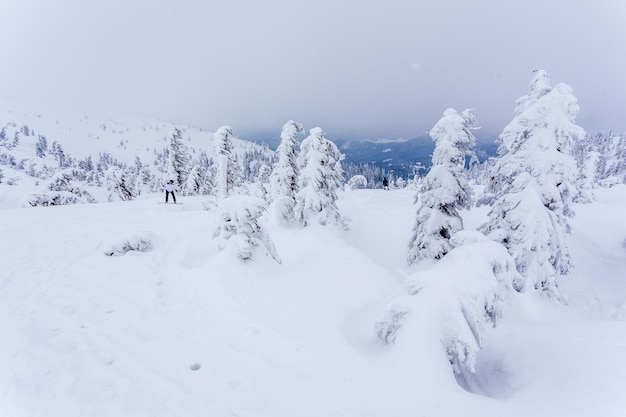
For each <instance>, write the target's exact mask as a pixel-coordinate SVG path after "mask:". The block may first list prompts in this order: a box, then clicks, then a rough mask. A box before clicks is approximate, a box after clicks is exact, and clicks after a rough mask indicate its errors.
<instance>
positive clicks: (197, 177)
mask: <svg viewBox="0 0 626 417" xmlns="http://www.w3.org/2000/svg"><path fill="white" fill-rule="evenodd" d="M202 177H203V175H202V169H201V167H200V165H194V166H193V167H192V168H191V170H190V171H189V175H187V180H186V181H185V184H183V195H198V194H200V190H201V189H202Z"/></svg>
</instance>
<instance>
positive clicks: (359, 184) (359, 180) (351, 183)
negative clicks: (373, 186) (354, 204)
mask: <svg viewBox="0 0 626 417" xmlns="http://www.w3.org/2000/svg"><path fill="white" fill-rule="evenodd" d="M348 187H350V188H351V189H353V190H358V189H361V188H367V178H365V176H363V175H354V176H352V178H350V179H349V180H348Z"/></svg>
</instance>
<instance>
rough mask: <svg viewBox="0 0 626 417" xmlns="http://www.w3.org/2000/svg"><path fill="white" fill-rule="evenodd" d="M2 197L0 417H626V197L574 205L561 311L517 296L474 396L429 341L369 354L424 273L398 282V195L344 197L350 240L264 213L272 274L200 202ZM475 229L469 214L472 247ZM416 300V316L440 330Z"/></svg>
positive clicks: (615, 192) (479, 218) (403, 226)
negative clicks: (221, 239) (224, 241)
mask: <svg viewBox="0 0 626 417" xmlns="http://www.w3.org/2000/svg"><path fill="white" fill-rule="evenodd" d="M9 188H10V187H9V186H7V185H5V184H0V193H4V192H5V191H7V190H8V189H9ZM11 190H12V193H11V194H4V197H3V201H4V204H3V205H2V210H0V236H2V238H1V239H0V252H1V253H2V256H0V332H1V336H0V340H1V343H0V416H6V417H26V416H29V417H30V416H63V417H78V416H80V417H84V416H89V417H99V416H102V417H104V416H107V417H109V416H116V417H124V416H129V417H130V416H132V417H138V416H163V417H166V416H167V417H173V416H181V417H195V416H238V417H326V416H327V417H331V416H332V417H357V416H358V417H381V416H388V417H396V416H397V417H404V416H407V417H408V416H481V417H488V416H498V417H501V416H520V417H521V416H534V417H541V416H568V417H576V416H581V417H582V416H585V417H587V416H602V417H612V416H616V417H617V416H620V417H621V416H624V415H626V395H624V393H625V392H626V391H625V390H626V278H625V273H624V271H626V221H624V220H623V219H624V212H625V210H624V208H625V207H626V186H624V185H616V186H614V187H613V188H610V189H598V190H596V191H597V197H598V200H597V201H596V202H594V203H591V204H587V205H577V206H575V211H576V212H577V216H576V217H575V218H573V219H572V227H573V232H572V234H571V235H570V237H569V239H570V249H571V254H572V258H573V260H574V262H575V264H576V267H575V269H574V271H573V272H572V274H571V275H570V277H569V278H567V280H564V281H562V282H561V283H560V284H561V288H562V292H563V294H564V295H565V296H567V298H568V300H569V303H568V304H567V305H563V304H557V303H555V302H554V301H550V300H548V299H547V298H541V297H540V296H538V295H536V294H535V293H534V292H527V293H524V294H518V293H514V292H512V293H511V297H510V299H508V300H507V301H506V306H505V307H504V308H503V316H502V317H501V318H500V320H499V321H498V325H497V327H496V328H494V329H491V328H490V329H488V330H487V333H486V337H485V338H484V340H483V349H482V350H481V351H480V353H479V354H478V356H477V360H476V372H475V374H474V375H473V378H472V379H471V380H470V381H468V384H469V385H470V386H471V387H472V390H473V391H474V392H468V391H466V390H464V389H463V388H461V386H460V385H459V384H458V383H457V381H456V379H455V377H454V375H453V372H452V368H451V367H450V364H449V363H448V362H447V360H446V357H445V355H443V354H442V350H441V346H440V345H439V344H438V343H436V342H433V340H434V339H436V337H435V335H434V332H437V331H440V329H436V328H435V327H436V326H435V325H431V326H408V327H406V328H404V329H403V330H402V331H404V333H403V334H402V343H396V344H390V345H384V344H383V343H382V342H381V341H380V340H378V339H377V338H376V334H375V330H374V328H375V323H376V322H377V321H379V320H381V319H382V318H384V316H385V315H386V314H387V311H388V308H389V306H390V305H391V304H392V303H393V302H394V300H397V299H398V298H399V297H400V298H402V297H415V296H412V295H410V291H409V289H408V288H407V286H406V282H407V281H410V280H411V278H412V277H414V276H415V275H416V274H419V273H420V272H421V271H424V270H427V269H428V268H431V266H429V265H428V264H423V263H422V264H418V265H414V266H412V267H408V266H406V263H405V262H406V261H405V259H406V253H407V250H408V247H407V244H408V240H409V237H410V234H411V226H412V224H413V222H414V217H415V206H414V205H413V198H414V195H413V191H411V190H409V189H402V190H393V191H384V190H353V191H345V192H340V193H339V200H338V205H339V208H340V210H341V212H342V214H343V215H345V216H346V217H348V218H349V219H350V222H349V223H350V229H349V230H347V231H344V230H340V229H339V228H335V227H330V226H326V227H322V226H319V225H313V226H311V227H308V228H305V229H287V228H283V227H281V226H280V225H279V224H278V223H277V222H275V221H273V220H272V219H273V217H272V216H271V215H270V214H271V213H268V214H267V215H266V216H264V217H263V219H264V221H265V223H264V224H263V226H264V228H265V230H266V231H267V232H268V233H269V235H271V238H272V240H273V241H274V243H275V246H276V250H277V252H278V253H279V255H280V257H281V259H282V264H278V263H276V262H274V260H273V259H271V257H269V256H256V257H255V258H253V259H252V260H250V261H248V262H243V261H241V260H239V259H237V258H235V257H233V256H232V254H230V253H229V252H228V251H219V250H218V248H217V242H216V241H215V240H212V239H211V236H212V234H213V231H214V230H215V227H216V217H215V213H216V210H215V209H212V210H206V208H207V207H210V206H211V204H212V203H211V202H207V199H208V197H183V196H179V197H178V200H179V202H182V203H183V204H177V205H174V204H169V205H167V204H161V202H162V200H163V196H162V195H160V194H159V195H155V194H153V195H146V196H142V197H141V198H140V199H138V200H134V201H127V202H113V203H99V204H84V205H74V206H55V207H36V208H16V207H19V204H17V203H15V204H13V203H12V201H13V200H16V201H17V199H18V198H19V197H20V196H19V195H18V194H17V192H16V189H15V187H13V188H12V189H11ZM11 199H13V200H11ZM9 200H11V201H9ZM486 213H487V208H486V207H482V208H478V209H472V210H470V211H466V212H463V213H462V215H463V219H464V225H465V228H466V229H474V228H476V227H477V226H478V225H480V224H481V223H482V222H484V221H485V219H486ZM139 242H149V245H143V246H142V245H140V244H139ZM126 243H130V244H129V245H127V246H125V244H126ZM125 247H131V248H132V247H141V248H142V249H141V250H127V251H126V250H119V248H122V249H123V248H125ZM111 250H115V251H116V254H117V255H119V256H107V255H106V254H105V252H106V251H111ZM469 262H471V259H470V260H469ZM466 267H467V266H466V265H465V264H464V262H462V261H460V260H459V259H458V258H456V261H454V262H453V261H449V262H447V264H446V268H439V269H437V271H439V272H440V273H445V274H450V275H453V274H454V275H455V276H456V278H455V279H456V280H458V279H462V278H459V277H463V276H464V273H465V271H466ZM436 275H437V274H432V273H431V274H422V276H423V277H425V278H424V279H430V280H436V279H437V278H438V277H437V276H436ZM447 278H450V277H447ZM447 281H448V282H454V280H450V279H447ZM430 287H431V288H432V285H430ZM445 288H446V286H444V285H440V286H439V287H438V289H439V291H445ZM419 295H420V297H421V298H415V300H414V303H418V300H420V299H424V304H422V305H419V306H417V305H416V306H415V308H417V309H418V310H419V311H426V310H427V309H429V308H430V307H431V305H432V308H433V309H431V310H430V312H431V313H433V312H435V313H436V308H437V307H438V306H437V305H436V304H437V302H436V300H435V299H433V298H428V292H424V293H423V294H419ZM439 296H441V297H443V296H445V294H443V295H442V294H439ZM451 296H452V294H451ZM444 298H445V297H444ZM413 319H414V320H415V318H413ZM411 330H414V331H415V332H414V333H411ZM418 332H423V333H424V334H418Z"/></svg>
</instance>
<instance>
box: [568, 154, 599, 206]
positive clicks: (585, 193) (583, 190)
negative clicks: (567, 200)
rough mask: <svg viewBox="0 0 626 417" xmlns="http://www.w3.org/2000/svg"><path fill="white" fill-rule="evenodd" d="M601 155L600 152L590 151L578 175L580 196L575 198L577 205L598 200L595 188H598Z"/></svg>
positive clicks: (577, 182)
mask: <svg viewBox="0 0 626 417" xmlns="http://www.w3.org/2000/svg"><path fill="white" fill-rule="evenodd" d="M599 160H600V153H599V152H598V151H589V152H588V153H587V156H586V157H585V160H584V162H583V164H582V167H581V168H580V172H579V173H578V178H577V179H576V187H577V188H578V194H576V196H574V201H575V202H577V203H582V204H585V203H591V202H592V201H594V200H595V199H596V195H595V191H594V188H595V187H596V171H597V168H598V161H599Z"/></svg>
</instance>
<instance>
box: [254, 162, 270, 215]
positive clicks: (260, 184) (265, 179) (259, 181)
mask: <svg viewBox="0 0 626 417" xmlns="http://www.w3.org/2000/svg"><path fill="white" fill-rule="evenodd" d="M271 174H272V168H270V167H268V166H267V165H265V164H263V165H261V167H260V168H259V175H258V176H257V178H256V181H255V183H254V184H255V185H256V188H257V194H258V196H259V197H260V198H262V199H263V201H265V203H266V204H268V205H269V204H270V203H271V194H270V190H269V184H270V175H271Z"/></svg>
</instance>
